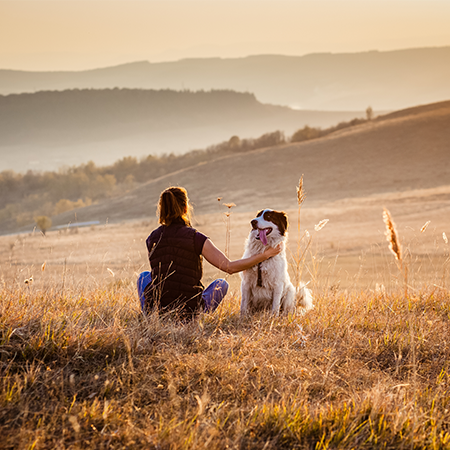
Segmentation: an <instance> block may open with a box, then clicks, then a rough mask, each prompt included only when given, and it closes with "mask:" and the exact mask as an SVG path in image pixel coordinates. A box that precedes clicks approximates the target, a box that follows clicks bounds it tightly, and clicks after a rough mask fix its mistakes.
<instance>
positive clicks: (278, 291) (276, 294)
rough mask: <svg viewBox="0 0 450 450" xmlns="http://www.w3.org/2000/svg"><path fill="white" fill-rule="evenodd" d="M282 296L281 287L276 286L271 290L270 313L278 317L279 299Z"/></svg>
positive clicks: (279, 285)
mask: <svg viewBox="0 0 450 450" xmlns="http://www.w3.org/2000/svg"><path fill="white" fill-rule="evenodd" d="M282 296H283V285H282V284H281V283H279V284H277V285H276V286H275V288H274V290H273V299H272V313H273V314H275V315H278V314H279V313H280V305H281V297H282Z"/></svg>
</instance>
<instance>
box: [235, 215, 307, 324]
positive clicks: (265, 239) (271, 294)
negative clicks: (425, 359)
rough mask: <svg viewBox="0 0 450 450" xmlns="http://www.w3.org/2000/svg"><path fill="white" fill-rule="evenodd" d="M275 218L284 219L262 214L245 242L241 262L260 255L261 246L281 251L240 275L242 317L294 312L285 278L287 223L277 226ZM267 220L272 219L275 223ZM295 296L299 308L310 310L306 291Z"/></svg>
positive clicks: (292, 295)
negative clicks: (267, 312) (298, 297)
mask: <svg viewBox="0 0 450 450" xmlns="http://www.w3.org/2000/svg"><path fill="white" fill-rule="evenodd" d="M266 212H268V214H266ZM277 214H278V215H283V216H284V217H286V216H285V214H284V213H278V212H276V211H271V210H264V211H261V212H260V213H259V214H258V216H257V217H256V218H255V219H253V220H252V222H251V223H252V227H253V229H252V231H251V232H250V234H249V236H248V238H247V240H246V242H245V252H244V255H243V258H248V257H250V256H252V255H256V254H259V253H263V252H264V249H265V245H270V246H272V247H274V246H276V245H278V244H280V243H281V245H282V250H281V252H280V253H279V254H278V255H276V256H274V257H272V258H270V259H268V260H266V261H263V262H262V263H260V264H259V265H256V266H253V267H252V268H250V269H248V270H245V271H244V272H242V273H241V278H242V283H241V295H242V300H241V314H243V315H245V314H247V313H248V312H252V311H260V310H271V311H272V312H273V313H275V314H278V313H279V311H280V310H282V311H284V312H292V311H293V310H294V309H295V302H296V294H297V292H296V289H295V288H294V286H293V284H292V283H291V280H290V278H289V274H288V264H287V259H286V241H287V233H286V227H287V219H285V222H282V223H281V224H277V223H276V222H278V220H277V219H278V216H277ZM267 219H274V221H275V222H272V221H271V220H267ZM284 223H285V225H284ZM280 228H281V230H280ZM298 294H299V295H300V297H301V298H300V301H301V306H303V307H304V308H307V309H309V308H311V307H312V298H311V295H310V292H309V290H308V289H307V288H306V287H304V286H303V285H302V286H301V287H300V288H299V292H298Z"/></svg>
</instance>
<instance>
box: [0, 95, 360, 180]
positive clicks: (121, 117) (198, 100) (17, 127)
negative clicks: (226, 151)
mask: <svg viewBox="0 0 450 450" xmlns="http://www.w3.org/2000/svg"><path fill="white" fill-rule="evenodd" d="M363 114H364V113H363V111H360V112H359V113H358V112H351V113H350V112H328V111H324V112H321V111H295V110H292V109H290V108H287V107H282V106H274V105H264V104H262V103H260V102H259V101H258V100H257V99H256V98H255V96H254V95H253V94H250V93H237V92H234V91H229V90H221V91H208V92H206V91H199V92H191V91H187V90H185V91H182V92H178V91H174V90H143V89H126V88H124V89H117V88H116V89H101V90H99V89H82V90H79V89H71V90H66V91H39V92H36V93H25V94H10V95H7V96H0V152H1V155H2V158H1V161H0V172H1V171H2V170H7V169H13V170H15V171H19V172H24V171H26V170H28V169H44V170H51V169H53V170H54V169H57V168H58V167H60V166H61V165H77V164H81V163H86V162H88V161H89V160H92V161H94V162H95V163H97V164H100V165H106V164H112V163H113V162H115V161H116V160H117V159H119V158H122V157H124V156H138V157H140V156H147V155H148V154H154V155H158V154H162V153H178V154H179V153H185V152H187V151H189V150H193V149H199V148H200V149H201V148H205V147H207V146H208V145H211V144H217V143H219V142H221V141H224V140H228V139H230V137H231V136H233V135H238V136H239V137H241V138H256V137H259V136H260V135H262V134H264V133H267V132H273V131H275V130H281V131H283V132H286V133H287V134H292V133H293V131H295V130H297V129H298V128H302V127H303V126H304V125H305V124H308V125H311V126H321V127H326V126H331V125H335V124H336V123H338V122H340V121H345V120H349V119H353V118H354V117H357V116H359V117H360V116H362V115H363ZM33 164H34V165H33Z"/></svg>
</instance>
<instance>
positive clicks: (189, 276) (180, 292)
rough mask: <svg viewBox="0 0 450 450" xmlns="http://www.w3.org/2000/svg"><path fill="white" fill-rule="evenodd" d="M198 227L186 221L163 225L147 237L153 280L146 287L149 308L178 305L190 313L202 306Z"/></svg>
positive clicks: (164, 307) (177, 307)
mask: <svg viewBox="0 0 450 450" xmlns="http://www.w3.org/2000/svg"><path fill="white" fill-rule="evenodd" d="M196 232H197V231H196V230H195V229H194V228H191V227H188V226H186V225H185V224H184V223H179V222H176V223H172V224H171V225H170V226H168V227H167V226H165V225H161V226H160V227H159V228H157V229H156V230H154V231H153V232H152V233H151V234H150V236H149V237H148V238H147V249H148V254H149V260H150V266H151V268H152V282H151V283H150V285H149V286H147V288H146V289H145V300H146V308H147V309H148V310H150V309H152V308H153V307H155V306H156V307H158V308H160V309H162V310H166V311H167V310H173V309H177V310H179V312H180V313H181V314H182V315H183V316H189V315H192V314H193V313H196V312H198V311H199V310H202V309H203V306H204V305H203V299H202V292H203V286H202V284H201V282H200V280H201V278H202V275H203V269H202V259H201V256H200V255H198V254H197V253H196V252H195V246H194V237H195V233H196Z"/></svg>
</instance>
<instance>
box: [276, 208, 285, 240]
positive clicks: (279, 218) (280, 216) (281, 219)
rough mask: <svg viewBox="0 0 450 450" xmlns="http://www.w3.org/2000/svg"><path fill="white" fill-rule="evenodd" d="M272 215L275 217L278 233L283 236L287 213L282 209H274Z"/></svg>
mask: <svg viewBox="0 0 450 450" xmlns="http://www.w3.org/2000/svg"><path fill="white" fill-rule="evenodd" d="M274 216H275V217H276V224H277V225H278V229H279V230H280V234H281V236H284V233H286V230H287V228H288V225H289V223H288V218H287V215H286V213H284V212H283V211H274Z"/></svg>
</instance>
